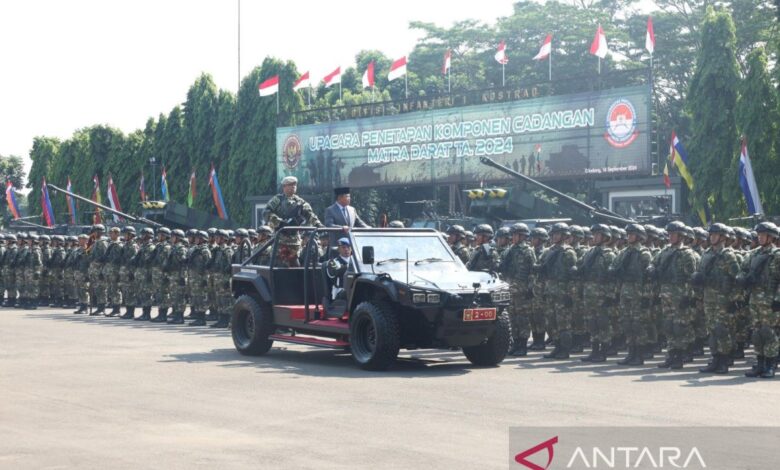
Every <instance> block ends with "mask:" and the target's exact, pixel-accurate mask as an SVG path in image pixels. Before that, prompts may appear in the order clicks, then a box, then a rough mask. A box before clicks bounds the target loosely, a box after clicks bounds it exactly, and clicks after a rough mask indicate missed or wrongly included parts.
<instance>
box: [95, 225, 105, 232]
mask: <svg viewBox="0 0 780 470" xmlns="http://www.w3.org/2000/svg"><path fill="white" fill-rule="evenodd" d="M92 231H93V232H105V231H106V226H105V225H103V224H95V225H93V226H92Z"/></svg>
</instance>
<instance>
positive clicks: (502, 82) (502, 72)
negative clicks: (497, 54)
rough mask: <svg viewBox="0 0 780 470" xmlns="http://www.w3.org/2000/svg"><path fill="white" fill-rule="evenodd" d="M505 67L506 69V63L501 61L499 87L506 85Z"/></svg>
mask: <svg viewBox="0 0 780 470" xmlns="http://www.w3.org/2000/svg"><path fill="white" fill-rule="evenodd" d="M505 69H506V64H504V63H501V88H504V87H505V86H506V79H505V73H504V70H505Z"/></svg>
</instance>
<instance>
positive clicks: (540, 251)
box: [529, 232, 547, 351]
mask: <svg viewBox="0 0 780 470" xmlns="http://www.w3.org/2000/svg"><path fill="white" fill-rule="evenodd" d="M531 233H532V234H533V232H531ZM546 233H547V232H545V235H546ZM533 250H534V256H536V261H537V264H539V263H540V262H541V258H542V257H543V256H545V252H546V251H547V250H546V249H545V247H544V245H543V244H539V245H537V246H536V247H534V248H533ZM531 292H532V293H533V298H532V299H531V335H532V336H533V339H534V340H533V344H532V345H531V346H530V348H529V349H531V350H532V351H541V350H543V349H545V344H544V336H545V329H544V327H545V326H544V312H545V309H546V308H547V305H546V302H545V301H544V280H543V279H542V276H541V275H540V274H539V273H536V272H534V273H532V274H531Z"/></svg>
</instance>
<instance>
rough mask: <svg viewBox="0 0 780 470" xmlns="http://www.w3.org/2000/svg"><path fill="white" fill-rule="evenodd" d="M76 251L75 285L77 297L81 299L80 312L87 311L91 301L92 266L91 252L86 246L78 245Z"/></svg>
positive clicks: (74, 264) (74, 258)
mask: <svg viewBox="0 0 780 470" xmlns="http://www.w3.org/2000/svg"><path fill="white" fill-rule="evenodd" d="M74 250H75V251H76V252H75V254H74V255H73V258H72V263H73V267H72V269H73V270H74V274H75V276H74V281H75V283H74V287H75V289H76V293H75V295H74V296H75V297H76V298H77V299H78V301H79V304H80V305H79V310H77V312H78V313H86V311H87V308H88V306H89V304H90V302H91V299H90V295H89V294H90V291H91V290H92V289H91V286H90V285H89V284H90V281H89V268H90V254H89V251H87V249H86V248H82V247H80V246H77V247H76V248H74Z"/></svg>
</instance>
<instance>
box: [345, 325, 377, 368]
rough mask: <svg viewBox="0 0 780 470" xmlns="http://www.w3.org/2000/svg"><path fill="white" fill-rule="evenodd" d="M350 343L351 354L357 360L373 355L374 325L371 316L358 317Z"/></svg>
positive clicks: (366, 358) (364, 359) (360, 360)
mask: <svg viewBox="0 0 780 470" xmlns="http://www.w3.org/2000/svg"><path fill="white" fill-rule="evenodd" d="M350 343H351V347H352V354H353V355H354V356H355V358H356V359H357V360H358V361H359V362H366V361H368V360H370V359H371V357H373V355H374V351H376V327H375V325H374V321H373V320H372V319H371V317H369V316H368V315H363V316H361V317H360V318H358V320H357V323H356V324H355V332H354V334H353V338H352V339H351V341H350Z"/></svg>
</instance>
